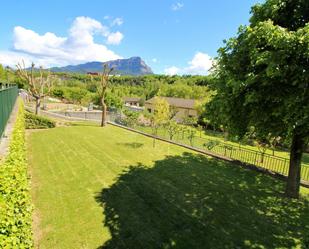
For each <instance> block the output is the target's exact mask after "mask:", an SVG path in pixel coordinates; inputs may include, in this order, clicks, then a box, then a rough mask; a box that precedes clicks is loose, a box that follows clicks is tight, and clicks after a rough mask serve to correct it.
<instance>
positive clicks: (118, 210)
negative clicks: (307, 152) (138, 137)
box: [96, 153, 309, 249]
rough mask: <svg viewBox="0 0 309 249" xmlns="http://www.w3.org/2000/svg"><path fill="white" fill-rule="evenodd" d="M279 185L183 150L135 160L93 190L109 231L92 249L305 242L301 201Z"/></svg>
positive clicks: (305, 210)
mask: <svg viewBox="0 0 309 249" xmlns="http://www.w3.org/2000/svg"><path fill="white" fill-rule="evenodd" d="M283 189H284V184H283V183H282V182H279V181H278V180H275V179H273V178H270V177H268V176H265V175H262V174H260V173H256V172H253V171H248V170H244V169H241V168H239V167H237V166H234V165H233V164H228V163H226V162H221V161H218V160H215V159H208V158H206V157H205V156H202V155H196V154H191V153H184V154H183V155H182V156H170V157H167V158H165V159H163V160H160V161H156V162H155V164H154V167H152V168H149V167H148V168H147V167H145V166H143V165H141V164H140V165H135V166H132V167H130V169H129V170H128V171H127V172H124V173H123V174H122V175H120V176H119V178H118V179H117V181H116V182H115V183H114V184H113V185H112V186H111V187H110V188H107V189H102V192H101V193H99V194H98V195H97V196H96V200H97V202H98V203H100V204H101V205H102V206H103V214H104V216H105V220H104V226H106V227H108V228H109V230H110V233H111V236H112V238H111V239H110V240H109V241H107V242H106V243H105V244H104V245H102V246H101V247H100V248H105V249H115V248H118V249H119V248H121V249H122V248H123V249H124V248H126V249H129V248H132V249H139V248H145V249H147V248H150V249H151V248H154V249H158V248H184V249H194V248H199V249H200V248H293V247H294V246H296V245H297V244H300V245H302V248H306V245H305V244H306V243H308V240H307V239H308V238H309V215H308V214H309V204H308V201H306V200H301V201H290V200H288V199H286V198H284V197H282V193H283ZM306 240H307V241H306ZM307 246H308V245H307Z"/></svg>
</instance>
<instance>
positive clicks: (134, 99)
mask: <svg viewBox="0 0 309 249" xmlns="http://www.w3.org/2000/svg"><path fill="white" fill-rule="evenodd" d="M140 100H141V98H136V97H123V101H125V102H139V101H140Z"/></svg>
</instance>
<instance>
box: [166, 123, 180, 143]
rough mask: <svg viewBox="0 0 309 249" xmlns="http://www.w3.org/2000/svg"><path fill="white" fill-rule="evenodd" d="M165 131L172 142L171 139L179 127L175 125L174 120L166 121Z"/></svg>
mask: <svg viewBox="0 0 309 249" xmlns="http://www.w3.org/2000/svg"><path fill="white" fill-rule="evenodd" d="M165 129H166V130H167V132H168V134H169V139H170V140H173V137H174V136H175V135H176V134H177V132H179V130H180V129H179V125H178V124H177V123H176V121H175V120H172V119H170V120H168V121H167V123H166V124H165Z"/></svg>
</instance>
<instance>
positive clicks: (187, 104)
mask: <svg viewBox="0 0 309 249" xmlns="http://www.w3.org/2000/svg"><path fill="white" fill-rule="evenodd" d="M156 98H157V97H153V98H151V99H148V100H147V101H146V102H145V103H146V104H153V103H154V101H155V99H156ZM160 98H162V99H165V100H166V101H167V103H168V104H169V105H170V106H174V107H180V108H187V109H194V106H195V101H196V100H195V99H183V98H172V97H160Z"/></svg>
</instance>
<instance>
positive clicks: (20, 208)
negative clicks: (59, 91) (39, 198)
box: [0, 104, 33, 248]
mask: <svg viewBox="0 0 309 249" xmlns="http://www.w3.org/2000/svg"><path fill="white" fill-rule="evenodd" d="M31 215H32V205H31V196H30V193H29V180H28V174H27V161H26V153H25V122H24V108H23V105H22V104H20V107H19V112H18V117H17V120H16V123H15V127H14V130H13V134H12V139H11V143H10V148H9V154H8V156H7V157H6V159H5V161H4V163H3V164H2V165H0V247H1V248H32V247H33V240H32V228H31V223H32V216H31Z"/></svg>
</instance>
